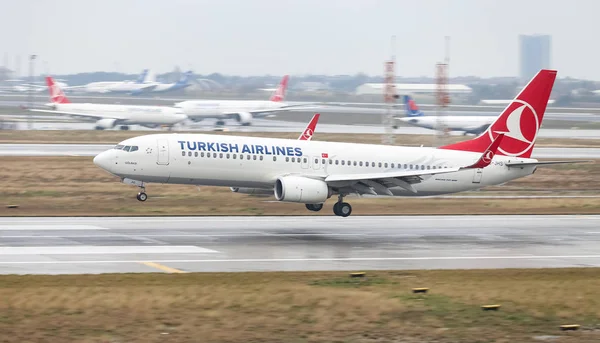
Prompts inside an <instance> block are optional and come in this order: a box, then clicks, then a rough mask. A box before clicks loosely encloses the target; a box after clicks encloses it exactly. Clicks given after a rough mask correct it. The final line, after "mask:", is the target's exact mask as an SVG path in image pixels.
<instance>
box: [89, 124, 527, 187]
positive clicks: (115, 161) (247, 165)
mask: <svg viewBox="0 0 600 343" xmlns="http://www.w3.org/2000/svg"><path fill="white" fill-rule="evenodd" d="M119 145H120V146H136V147H137V148H136V151H134V152H127V151H123V150H118V149H112V150H108V151H106V152H103V153H102V154H101V155H99V156H98V157H96V159H95V160H94V162H95V163H96V164H98V165H99V166H101V167H102V168H103V169H105V170H107V171H108V172H110V173H112V174H114V175H117V176H119V177H120V178H127V179H131V180H136V181H141V182H145V183H146V182H149V183H152V182H158V183H169V184H190V185H208V186H226V187H249V188H263V189H272V188H273V186H274V184H275V182H276V180H277V178H278V177H281V176H286V175H298V176H302V177H307V178H314V179H320V180H323V179H325V178H326V177H327V176H328V175H342V174H343V175H348V174H356V175H357V176H359V175H361V174H370V173H385V172H390V171H394V170H396V171H416V170H432V169H434V170H435V169H439V170H440V171H443V170H444V168H453V167H460V166H464V165H469V164H471V163H473V162H474V161H476V160H477V159H478V158H479V157H480V155H481V154H479V153H472V152H464V151H454V150H443V149H433V148H423V147H421V148H419V147H399V146H381V145H368V144H354V143H337V142H320V141H310V142H308V141H297V140H287V139H272V138H253V137H240V136H221V135H204V134H162V135H161V134H158V135H146V136H141V137H136V138H131V139H128V140H125V141H123V142H121V143H119ZM508 161H510V162H516V161H525V162H530V161H536V160H534V159H519V158H515V157H507V156H500V155H496V156H495V157H494V159H493V161H492V163H491V164H490V165H489V166H488V167H486V168H483V169H465V170H461V171H457V172H450V173H440V174H435V175H428V176H423V177H422V181H421V182H419V183H415V184H413V187H414V189H415V190H416V193H413V192H410V191H408V190H406V189H405V188H401V187H393V188H390V191H391V193H392V194H393V195H394V196H431V195H440V194H449V193H456V192H463V191H468V190H474V189H479V188H482V187H485V186H491V185H498V184H502V183H505V182H507V181H510V180H513V179H517V178H520V177H524V176H527V175H530V174H532V173H533V172H534V170H535V167H534V166H525V167H510V168H509V167H507V166H506V165H505V163H507V162H508ZM352 183H353V182H352V181H339V182H336V183H332V184H331V185H330V186H332V187H333V188H336V189H345V188H347V187H351V185H352Z"/></svg>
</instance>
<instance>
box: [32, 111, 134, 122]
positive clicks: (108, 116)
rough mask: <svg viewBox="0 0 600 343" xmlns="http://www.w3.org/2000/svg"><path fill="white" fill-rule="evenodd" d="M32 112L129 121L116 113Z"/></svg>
mask: <svg viewBox="0 0 600 343" xmlns="http://www.w3.org/2000/svg"><path fill="white" fill-rule="evenodd" d="M30 111H32V112H43V113H52V114H57V115H68V116H74V117H82V118H92V119H117V120H124V119H127V118H126V117H125V116H123V115H122V114H116V113H106V114H102V115H100V114H91V113H80V112H69V111H56V110H40V109H30Z"/></svg>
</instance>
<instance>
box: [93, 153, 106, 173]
mask: <svg viewBox="0 0 600 343" xmlns="http://www.w3.org/2000/svg"><path fill="white" fill-rule="evenodd" d="M94 164H95V165H97V166H98V167H100V168H102V169H105V170H106V169H107V168H108V165H109V157H108V151H104V152H101V153H99V154H98V155H96V157H94Z"/></svg>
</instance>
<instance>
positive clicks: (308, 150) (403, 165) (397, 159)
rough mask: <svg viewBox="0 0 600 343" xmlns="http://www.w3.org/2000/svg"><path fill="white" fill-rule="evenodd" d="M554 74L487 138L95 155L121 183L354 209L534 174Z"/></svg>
mask: <svg viewBox="0 0 600 343" xmlns="http://www.w3.org/2000/svg"><path fill="white" fill-rule="evenodd" d="M555 79H556V71H554V70H541V71H540V72H539V73H538V74H537V75H536V76H535V77H534V78H533V79H532V80H531V81H530V82H529V84H528V85H527V86H526V87H525V88H524V89H523V90H522V91H521V92H520V93H519V95H517V96H516V97H515V99H514V100H513V101H512V102H511V103H510V105H508V106H507V107H506V108H505V110H504V111H503V112H502V113H501V114H500V116H498V117H497V119H496V121H495V122H494V123H493V124H492V125H491V126H490V127H489V128H488V129H487V130H486V132H485V133H483V134H482V135H480V136H478V137H476V138H474V139H471V140H467V141H463V142H459V143H455V144H450V145H447V146H442V147H440V148H428V147H402V146H386V145H372V144H353V143H339V142H320V141H319V142H317V141H300V140H290V139H274V138H258V137H243V136H223V135H207V134H155V135H144V136H139V137H134V138H130V139H127V140H124V141H123V142H121V143H119V144H118V145H117V146H116V147H115V148H113V149H110V150H107V151H104V152H102V153H100V154H98V155H97V156H96V157H95V158H94V163H95V164H96V165H97V166H99V167H100V168H102V169H104V170H106V171H108V172H109V173H111V174H113V175H116V176H118V177H119V178H120V179H121V180H122V182H124V183H126V184H130V185H136V186H138V187H140V188H141V192H140V193H139V194H138V196H137V198H138V200H140V201H145V200H146V199H147V194H146V193H145V187H146V184H147V183H152V182H156V183H168V184H190V185H206V186H224V187H234V188H236V187H239V188H242V187H243V188H249V189H257V190H259V191H262V192H273V193H272V194H274V196H275V199H276V200H277V201H283V202H291V203H300V204H305V206H306V208H307V209H308V210H310V211H320V210H321V209H322V208H323V204H324V203H325V201H326V200H327V199H329V198H330V197H332V196H334V195H337V198H338V201H337V202H336V203H335V205H334V206H333V212H334V214H336V215H338V216H342V217H347V216H349V215H350V214H351V212H352V207H351V206H350V204H348V203H346V202H344V197H345V196H347V195H351V194H357V195H363V194H366V195H382V196H432V195H440V194H448V193H456V192H464V191H469V190H475V189H479V188H482V187H486V186H491V185H499V184H503V183H505V182H508V181H511V180H514V179H518V178H521V177H525V176H528V175H531V174H533V173H534V172H535V170H536V169H537V168H538V167H540V166H546V165H551V164H557V163H573V162H572V161H571V162H565V161H549V162H540V161H538V160H536V159H533V158H531V152H532V150H533V147H534V144H535V139H536V136H537V134H538V130H539V128H540V126H541V124H542V120H543V116H544V112H545V110H546V106H547V102H548V97H549V96H550V92H551V91H552V87H553V85H554V81H555Z"/></svg>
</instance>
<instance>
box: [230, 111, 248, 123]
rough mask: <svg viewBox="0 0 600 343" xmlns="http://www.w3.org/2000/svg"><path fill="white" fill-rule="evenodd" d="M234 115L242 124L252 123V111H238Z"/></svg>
mask: <svg viewBox="0 0 600 343" xmlns="http://www.w3.org/2000/svg"><path fill="white" fill-rule="evenodd" d="M232 117H233V119H235V120H237V122H238V123H240V124H242V125H250V122H251V121H252V113H249V112H238V113H235V114H234V115H232Z"/></svg>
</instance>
